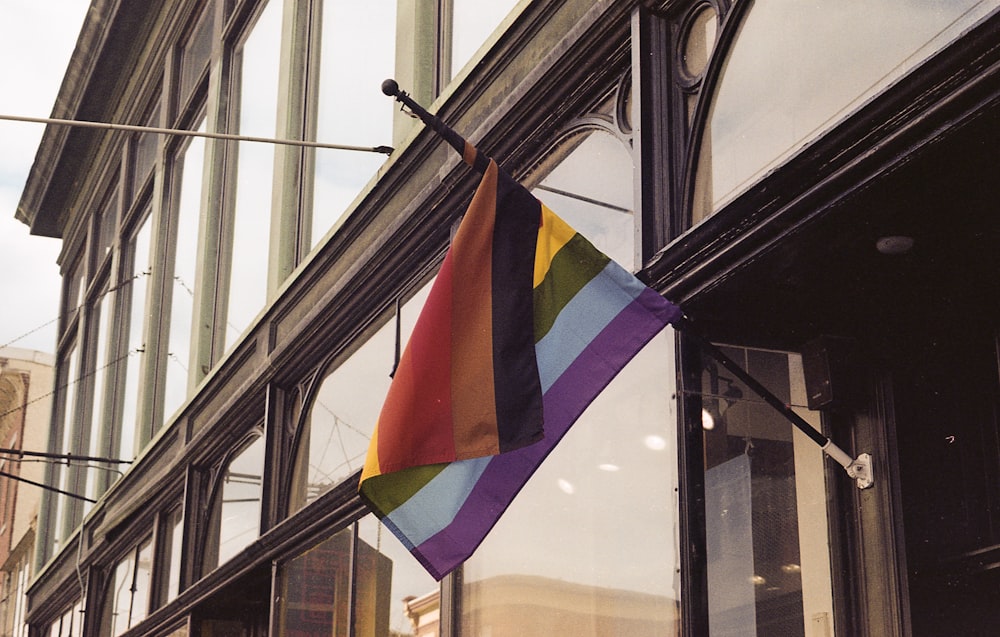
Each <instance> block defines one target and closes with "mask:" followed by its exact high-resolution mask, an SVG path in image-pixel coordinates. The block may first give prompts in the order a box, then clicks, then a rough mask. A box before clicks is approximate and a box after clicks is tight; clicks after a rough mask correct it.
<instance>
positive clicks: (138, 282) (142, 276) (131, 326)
mask: <svg viewBox="0 0 1000 637" xmlns="http://www.w3.org/2000/svg"><path fill="white" fill-rule="evenodd" d="M151 225H152V224H151V223H150V217H149V216H147V217H146V220H145V221H144V222H143V223H142V225H141V226H140V227H139V230H138V232H136V233H135V238H134V239H133V240H132V255H133V266H132V279H131V280H130V281H129V282H128V284H126V285H125V286H123V287H122V288H121V289H122V290H126V297H127V298H128V299H130V300H129V304H130V305H129V309H128V310H127V311H126V315H127V316H128V323H127V329H128V351H127V354H126V357H125V359H124V360H122V362H121V365H122V366H123V367H124V368H125V390H124V392H123V396H124V398H123V400H124V404H123V407H122V422H121V438H120V439H119V445H118V457H119V458H121V459H122V460H131V459H132V458H135V456H136V453H138V449H136V444H137V443H136V427H137V426H138V419H137V418H136V416H137V415H138V402H137V401H138V398H139V373H140V372H141V370H142V359H143V357H144V356H145V350H146V342H145V338H146V334H145V327H146V290H147V289H148V288H149V276H150V274H152V271H153V269H152V268H153V266H152V263H151V260H150V245H149V244H150V233H151V229H150V226H151ZM129 288H131V289H129Z"/></svg>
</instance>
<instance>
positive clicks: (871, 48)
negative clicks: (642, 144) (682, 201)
mask: <svg viewBox="0 0 1000 637" xmlns="http://www.w3.org/2000/svg"><path fill="white" fill-rule="evenodd" d="M997 5H998V2H997V0H954V1H952V2H927V1H926V0H892V1H890V2H879V3H875V4H872V3H869V2H864V1H863V0H845V1H844V2H823V1H821V0H808V1H802V0H758V1H757V2H755V3H754V6H753V8H752V9H751V10H750V12H749V14H748V15H747V17H746V22H745V24H744V25H743V27H742V30H741V33H740V34H739V37H738V39H737V40H736V43H735V45H734V47H733V50H732V52H731V53H730V56H729V61H728V62H727V65H726V69H725V72H724V75H723V77H722V78H721V81H720V84H719V89H718V92H717V95H716V97H715V98H714V104H713V107H712V114H711V116H710V119H709V124H708V126H707V128H706V132H705V134H704V137H703V139H702V147H701V158H700V159H701V162H700V165H699V168H698V170H699V174H698V182H699V185H698V187H697V188H696V193H697V197H698V200H697V201H696V203H695V205H696V211H695V221H698V220H700V219H701V218H704V217H705V216H707V215H708V214H711V212H713V211H714V210H716V209H718V208H719V207H720V206H722V205H723V204H724V203H726V202H727V201H729V200H731V199H732V198H734V197H735V196H737V195H739V194H740V193H742V192H743V191H745V190H746V189H747V188H748V187H749V186H750V185H751V184H752V183H753V182H755V181H756V180H758V179H760V178H761V177H762V176H763V175H764V174H765V172H766V171H767V170H769V169H771V168H773V167H774V166H775V165H777V164H778V163H780V162H781V161H783V160H785V159H787V158H788V157H790V156H791V155H793V154H794V153H796V152H797V151H798V150H799V149H801V148H802V147H803V145H804V144H805V143H807V142H808V141H809V140H810V139H813V138H815V137H817V136H819V135H820V134H822V133H823V132H825V131H826V130H828V129H830V128H831V127H832V126H833V125H834V124H836V123H837V122H839V121H841V120H843V119H844V118H845V117H846V116H847V115H848V114H849V113H850V112H851V111H853V110H854V109H856V108H857V107H858V106H860V105H861V104H862V103H863V102H864V101H865V100H867V99H869V98H870V97H872V96H873V95H875V94H877V93H878V92H880V91H882V90H883V89H885V88H886V87H888V86H889V85H890V84H892V83H893V82H895V81H896V80H898V79H899V78H901V77H902V76H903V75H905V74H906V73H908V72H909V71H911V70H912V69H914V68H915V67H916V66H917V65H918V64H919V63H921V62H922V61H924V60H926V59H927V58H928V57H930V56H931V55H933V54H934V53H936V52H937V51H939V50H941V49H942V48H943V47H944V46H945V45H946V44H948V43H949V42H951V41H952V40H954V39H955V38H956V37H957V36H959V35H960V34H961V33H962V32H963V31H965V30H966V29H968V27H969V26H970V25H972V24H974V23H975V22H977V21H978V20H979V19H981V18H982V17H983V16H985V15H986V14H987V13H989V12H990V11H991V10H992V9H993V8H995V7H996V6H997ZM776 34H780V35H776Z"/></svg>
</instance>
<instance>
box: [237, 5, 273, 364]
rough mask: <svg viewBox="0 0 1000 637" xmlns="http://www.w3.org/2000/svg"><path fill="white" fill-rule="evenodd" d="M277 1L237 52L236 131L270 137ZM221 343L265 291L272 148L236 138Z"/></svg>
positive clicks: (240, 326)
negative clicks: (230, 244) (232, 216)
mask: <svg viewBox="0 0 1000 637" xmlns="http://www.w3.org/2000/svg"><path fill="white" fill-rule="evenodd" d="M281 5H282V3H281V2H279V1H278V0H274V1H273V2H269V3H268V4H267V7H266V8H265V9H264V12H263V13H262V14H261V16H260V18H259V19H258V20H257V23H256V24H255V25H254V27H253V31H252V32H251V33H250V36H249V37H248V38H247V40H246V42H245V43H244V45H243V48H242V50H241V52H240V62H239V63H240V69H241V77H240V95H239V108H240V111H239V131H238V132H239V134H240V135H250V136H256V137H268V138H273V137H275V129H276V122H277V108H278V65H279V62H280V59H281V50H280V42H281ZM238 155H239V156H238V160H237V163H238V166H237V173H236V181H237V183H236V209H235V216H236V218H235V220H234V223H233V238H232V242H233V254H232V267H231V272H230V280H229V299H228V303H227V306H226V307H227V326H226V348H227V349H228V348H229V347H230V346H231V345H232V344H233V343H235V342H236V338H237V337H238V336H239V335H240V334H242V333H243V331H244V330H246V328H247V327H249V326H250V322H251V321H252V320H253V319H254V317H256V316H257V313H258V312H259V311H260V309H261V308H262V307H264V302H265V299H266V296H267V259H268V250H269V239H270V227H271V187H272V180H273V172H274V148H273V147H272V146H271V145H270V144H260V143H255V142H239V151H238Z"/></svg>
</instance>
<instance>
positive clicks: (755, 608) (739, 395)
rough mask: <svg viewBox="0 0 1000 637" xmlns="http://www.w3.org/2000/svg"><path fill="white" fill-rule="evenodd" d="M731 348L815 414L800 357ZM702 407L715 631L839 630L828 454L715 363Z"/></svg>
mask: <svg viewBox="0 0 1000 637" xmlns="http://www.w3.org/2000/svg"><path fill="white" fill-rule="evenodd" d="M724 351H725V353H726V354H727V356H729V357H730V358H732V359H733V360H735V361H737V362H738V363H739V364H740V365H741V366H742V367H743V368H744V369H746V370H747V371H748V372H749V373H750V374H751V375H752V376H754V377H755V378H757V379H758V380H759V381H760V382H761V383H762V384H763V385H765V386H766V387H767V388H768V389H770V390H771V391H772V392H773V393H774V394H775V395H776V396H778V398H780V399H781V400H782V401H783V402H785V403H786V404H790V405H793V406H798V407H797V409H796V410H797V411H799V413H800V415H802V416H803V417H804V418H807V419H810V420H813V421H816V418H817V416H816V413H815V412H809V411H808V410H807V409H805V407H804V405H805V403H806V393H805V383H804V380H803V377H802V366H801V359H800V358H799V357H798V356H797V355H790V354H787V353H783V352H771V351H760V350H747V349H737V348H724ZM702 408H703V411H702V427H703V429H704V441H705V446H704V449H705V463H706V466H705V523H706V542H707V545H706V553H707V560H708V591H709V594H708V603H709V628H710V634H711V635H712V636H713V637H719V636H728V635H747V634H751V635H752V634H759V635H770V634H780V635H811V634H813V632H814V631H815V630H817V626H822V627H823V628H821V629H819V630H820V632H822V633H823V634H834V633H833V602H832V593H831V583H830V563H829V552H830V551H829V543H828V537H829V533H828V529H827V522H826V490H825V487H824V481H823V476H824V473H823V471H824V466H823V453H822V451H820V449H819V448H818V447H816V445H815V444H813V443H812V441H810V440H809V439H808V438H806V437H805V435H804V434H801V433H800V432H798V431H797V430H793V428H792V425H791V424H790V423H789V422H788V421H787V420H785V419H784V418H783V417H782V416H781V414H779V413H778V412H777V411H775V410H774V409H773V408H772V407H771V406H770V405H768V404H766V403H764V402H763V401H762V400H760V399H757V398H756V395H755V394H754V393H753V392H752V391H751V390H750V389H749V388H747V387H746V386H744V385H743V384H742V383H741V382H739V381H737V380H736V379H733V378H731V377H729V376H728V374H727V373H726V371H725V370H724V369H722V368H720V367H719V366H718V365H717V364H716V363H715V362H714V361H706V363H705V365H704V368H703V372H702ZM814 425H816V426H818V421H817V422H814Z"/></svg>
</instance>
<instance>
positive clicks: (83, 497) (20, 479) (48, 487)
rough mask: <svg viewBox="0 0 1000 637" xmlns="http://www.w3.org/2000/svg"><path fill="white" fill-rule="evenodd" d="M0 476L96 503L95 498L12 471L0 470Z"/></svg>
mask: <svg viewBox="0 0 1000 637" xmlns="http://www.w3.org/2000/svg"><path fill="white" fill-rule="evenodd" d="M0 478H10V479H11V480H17V481H18V482H23V483H25V484H30V485H32V486H35V487H40V488H42V489H45V490H46V491H53V492H55V493H58V494H60V495H65V496H67V497H70V498H76V499H77V500H83V501H85V502H90V503H91V504H95V503H97V500H93V499H91V498H88V497H86V496H82V495H78V494H76V493H70V492H69V491H63V490H62V489H57V488H56V487H50V486H49V485H47V484H42V483H41V482H35V481H34V480H29V479H27V478H22V477H21V476H15V475H14V474H12V473H7V472H6V471H0Z"/></svg>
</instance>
